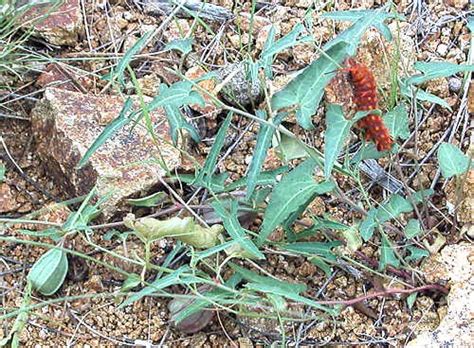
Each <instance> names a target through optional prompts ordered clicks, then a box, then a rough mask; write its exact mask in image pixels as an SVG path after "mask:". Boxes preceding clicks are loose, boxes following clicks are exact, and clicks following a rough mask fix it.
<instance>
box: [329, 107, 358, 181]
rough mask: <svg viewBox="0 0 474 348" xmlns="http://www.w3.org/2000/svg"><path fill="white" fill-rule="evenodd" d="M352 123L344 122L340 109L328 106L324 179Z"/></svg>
mask: <svg viewBox="0 0 474 348" xmlns="http://www.w3.org/2000/svg"><path fill="white" fill-rule="evenodd" d="M351 126H352V122H351V121H348V120H346V118H345V117H344V113H343V111H342V107H341V106H340V105H336V104H330V105H329V106H328V111H327V113H326V134H325V136H324V177H325V178H326V179H329V177H330V176H331V171H332V168H333V166H334V162H335V161H336V159H337V156H338V155H339V153H340V152H341V150H342V147H343V146H344V141H345V140H346V138H347V136H348V135H349V131H350V129H351Z"/></svg>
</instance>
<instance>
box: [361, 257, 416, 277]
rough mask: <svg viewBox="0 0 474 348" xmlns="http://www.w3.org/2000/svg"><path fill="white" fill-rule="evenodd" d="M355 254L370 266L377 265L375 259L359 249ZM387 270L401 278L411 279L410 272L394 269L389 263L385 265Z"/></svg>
mask: <svg viewBox="0 0 474 348" xmlns="http://www.w3.org/2000/svg"><path fill="white" fill-rule="evenodd" d="M355 254H356V255H357V256H358V257H360V258H361V259H363V260H364V261H365V262H367V263H368V264H369V266H370V267H377V261H375V260H373V259H371V258H370V257H368V256H367V255H365V254H364V253H363V252H361V251H356V252H355ZM387 271H388V272H390V273H393V274H395V275H397V276H399V277H401V278H404V279H406V280H411V275H410V273H408V272H405V271H402V270H399V269H396V268H395V267H392V266H390V265H388V266H387Z"/></svg>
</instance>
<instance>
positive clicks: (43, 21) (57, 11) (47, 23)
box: [23, 0, 83, 46]
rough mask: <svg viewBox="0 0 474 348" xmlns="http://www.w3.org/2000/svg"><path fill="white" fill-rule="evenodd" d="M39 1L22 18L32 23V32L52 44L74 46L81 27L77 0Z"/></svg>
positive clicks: (80, 13) (79, 8)
mask: <svg viewBox="0 0 474 348" xmlns="http://www.w3.org/2000/svg"><path fill="white" fill-rule="evenodd" d="M56 4H57V2H56V3H55V2H50V3H41V4H38V5H36V6H34V7H32V8H31V9H30V10H28V11H27V12H26V13H25V15H24V18H23V20H24V21H25V22H28V23H32V24H34V34H35V35H37V36H39V37H41V38H43V39H45V40H46V41H48V42H49V43H51V44H53V45H61V46H62V45H64V46H74V45H76V44H77V42H78V36H79V33H80V32H81V31H82V28H83V20H82V11H81V6H80V3H79V0H64V1H63V2H62V4H61V5H60V6H58V7H57V8H56V7H55V6H56ZM42 16H45V18H41V17H42Z"/></svg>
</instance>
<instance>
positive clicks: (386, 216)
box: [377, 194, 413, 223]
mask: <svg viewBox="0 0 474 348" xmlns="http://www.w3.org/2000/svg"><path fill="white" fill-rule="evenodd" d="M412 210H413V206H412V205H411V203H410V202H409V201H408V200H406V199H405V198H403V197H402V196H400V195H399V194H395V195H392V196H391V197H390V200H389V201H388V202H387V203H386V204H383V205H382V206H380V207H379V208H378V209H377V219H378V220H379V222H380V223H384V222H386V221H389V220H391V219H396V218H397V217H398V216H400V215H401V214H403V213H409V212H411V211H412Z"/></svg>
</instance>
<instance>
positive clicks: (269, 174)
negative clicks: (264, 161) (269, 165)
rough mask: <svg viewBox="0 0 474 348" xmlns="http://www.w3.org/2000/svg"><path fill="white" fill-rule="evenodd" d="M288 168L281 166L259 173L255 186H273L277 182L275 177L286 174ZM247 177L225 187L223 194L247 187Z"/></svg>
mask: <svg viewBox="0 0 474 348" xmlns="http://www.w3.org/2000/svg"><path fill="white" fill-rule="evenodd" d="M288 169H289V167H288V166H282V167H279V168H277V169H274V170H268V171H265V172H261V173H260V174H259V175H258V177H257V179H256V185H257V186H264V185H271V186H273V185H275V184H276V182H277V176H278V175H281V174H284V173H286V172H288ZM247 181H248V179H247V177H243V178H240V179H238V180H236V181H234V182H232V183H230V184H229V185H227V186H226V187H225V189H224V192H230V191H234V190H236V189H238V188H241V187H244V186H247Z"/></svg>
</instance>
